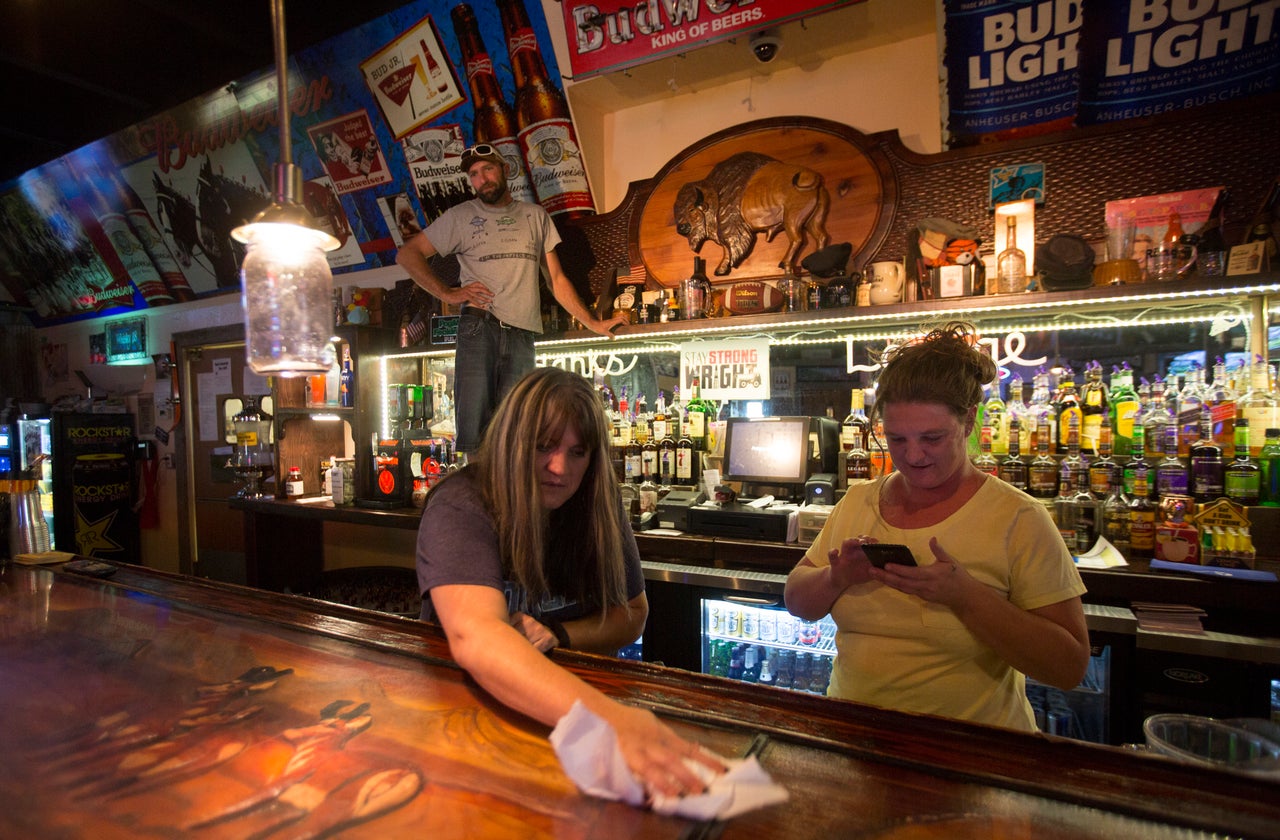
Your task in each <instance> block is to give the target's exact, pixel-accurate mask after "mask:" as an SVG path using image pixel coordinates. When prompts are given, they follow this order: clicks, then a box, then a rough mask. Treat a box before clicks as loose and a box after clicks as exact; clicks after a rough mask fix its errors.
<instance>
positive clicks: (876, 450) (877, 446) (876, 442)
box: [867, 417, 893, 478]
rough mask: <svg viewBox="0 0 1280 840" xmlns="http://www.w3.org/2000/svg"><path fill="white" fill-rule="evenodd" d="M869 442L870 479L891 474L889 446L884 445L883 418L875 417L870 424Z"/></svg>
mask: <svg viewBox="0 0 1280 840" xmlns="http://www.w3.org/2000/svg"><path fill="white" fill-rule="evenodd" d="M870 441H871V443H870V446H869V447H868V448H867V453H868V454H869V455H870V456H871V477H872V478H879V477H880V476H882V475H888V474H889V473H891V472H893V456H892V455H890V454H889V446H888V444H886V443H885V436H884V418H882V417H877V418H876V419H875V421H874V422H873V423H872V424H871V438H870Z"/></svg>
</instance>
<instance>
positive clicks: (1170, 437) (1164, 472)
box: [1156, 424, 1189, 499]
mask: <svg viewBox="0 0 1280 840" xmlns="http://www.w3.org/2000/svg"><path fill="white" fill-rule="evenodd" d="M1188 489H1189V479H1188V477H1187V465H1186V464H1184V463H1182V461H1181V460H1180V459H1179V458H1178V427H1177V426H1175V425H1173V424H1170V425H1168V426H1166V427H1165V431H1164V459H1163V460H1161V461H1160V462H1158V463H1157V464H1156V497H1157V498H1158V499H1163V498H1165V497H1166V496H1185V495H1187V490H1188Z"/></svg>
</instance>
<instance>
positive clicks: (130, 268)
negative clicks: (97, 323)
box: [76, 167, 174, 306]
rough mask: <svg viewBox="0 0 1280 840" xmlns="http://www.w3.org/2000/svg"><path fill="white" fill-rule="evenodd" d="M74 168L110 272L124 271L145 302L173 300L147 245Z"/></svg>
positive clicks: (152, 303) (97, 190)
mask: <svg viewBox="0 0 1280 840" xmlns="http://www.w3.org/2000/svg"><path fill="white" fill-rule="evenodd" d="M76 171H77V173H78V174H79V175H80V176H81V177H80V178H79V181H78V183H79V184H80V187H81V190H82V192H83V194H84V197H85V199H86V200H87V201H88V203H89V208H90V210H92V211H93V216H94V218H95V219H97V221H98V225H99V226H100V227H101V228H102V233H103V236H105V238H106V247H105V248H99V249H98V250H99V251H100V252H101V256H102V258H103V261H104V262H106V263H107V265H108V266H109V267H110V268H112V273H113V274H118V273H120V272H123V276H124V277H125V278H126V279H128V280H129V281H130V282H132V283H133V285H134V286H135V287H136V288H137V290H138V294H140V295H142V299H143V300H145V301H146V302H147V306H164V305H165V304H169V303H173V302H174V299H173V295H172V294H171V293H170V292H169V289H168V287H166V286H165V284H164V278H162V277H161V276H160V272H159V271H158V270H157V269H156V266H155V263H153V262H152V261H151V257H150V256H148V254H147V250H146V248H144V247H143V245H142V243H141V242H139V241H138V237H137V235H136V234H135V233H134V232H133V228H131V227H130V226H129V222H128V221H127V220H126V219H125V217H124V213H122V212H120V211H119V210H117V209H116V208H114V207H112V206H111V204H110V203H109V202H108V201H107V199H106V196H104V195H103V194H102V191H101V190H100V189H99V188H98V185H97V184H96V183H94V179H93V178H92V177H89V175H88V174H87V173H86V172H85V171H83V170H81V169H80V168H79V167H77V169H76ZM112 258H114V259H112ZM113 263H114V264H113ZM126 302H129V303H131V301H122V300H116V301H113V302H112V303H114V304H120V303H126Z"/></svg>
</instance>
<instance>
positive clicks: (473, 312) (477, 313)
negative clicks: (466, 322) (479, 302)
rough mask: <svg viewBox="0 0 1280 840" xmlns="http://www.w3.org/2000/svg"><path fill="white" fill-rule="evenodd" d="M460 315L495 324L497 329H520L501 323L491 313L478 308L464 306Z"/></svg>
mask: <svg viewBox="0 0 1280 840" xmlns="http://www.w3.org/2000/svg"><path fill="white" fill-rule="evenodd" d="M462 314H463V315H468V316H470V317H472V318H479V319H480V320H481V321H485V322H487V323H490V324H497V325H498V326H499V327H502V328H503V329H504V330H518V329H521V328H520V327H514V326H512V325H511V324H504V323H502V321H500V320H498V316H497V315H494V314H493V313H492V312H490V311H489V310H487V309H481V308H480V307H478V306H464V307H462ZM525 332H528V330H525Z"/></svg>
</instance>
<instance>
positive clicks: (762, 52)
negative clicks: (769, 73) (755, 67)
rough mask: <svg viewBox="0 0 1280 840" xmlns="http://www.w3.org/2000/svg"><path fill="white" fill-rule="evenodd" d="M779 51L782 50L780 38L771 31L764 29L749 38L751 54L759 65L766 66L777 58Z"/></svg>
mask: <svg viewBox="0 0 1280 840" xmlns="http://www.w3.org/2000/svg"><path fill="white" fill-rule="evenodd" d="M780 49H782V38H781V37H780V36H779V35H778V33H777V32H775V31H774V30H772V29H766V30H764V31H763V32H757V33H756V34H754V35H752V36H751V54H752V55H754V56H755V57H756V61H758V62H760V63H761V64H768V63H769V62H770V61H773V60H774V59H775V58H777V56H778V50H780Z"/></svg>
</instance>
